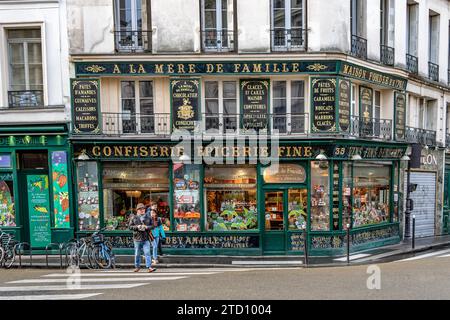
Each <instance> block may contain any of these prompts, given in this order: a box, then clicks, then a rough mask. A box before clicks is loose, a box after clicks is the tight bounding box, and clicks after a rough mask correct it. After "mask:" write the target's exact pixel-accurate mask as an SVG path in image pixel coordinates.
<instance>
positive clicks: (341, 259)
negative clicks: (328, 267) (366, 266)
mask: <svg viewBox="0 0 450 320" xmlns="http://www.w3.org/2000/svg"><path fill="white" fill-rule="evenodd" d="M368 256H370V254H367V253H359V254H353V255H351V256H350V261H352V260H356V259H361V258H366V257H368ZM334 261H347V257H342V258H337V259H334Z"/></svg>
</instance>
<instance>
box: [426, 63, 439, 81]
mask: <svg viewBox="0 0 450 320" xmlns="http://www.w3.org/2000/svg"><path fill="white" fill-rule="evenodd" d="M428 78H430V80H431V81H436V82H439V66H438V65H437V64H435V63H433V62H428Z"/></svg>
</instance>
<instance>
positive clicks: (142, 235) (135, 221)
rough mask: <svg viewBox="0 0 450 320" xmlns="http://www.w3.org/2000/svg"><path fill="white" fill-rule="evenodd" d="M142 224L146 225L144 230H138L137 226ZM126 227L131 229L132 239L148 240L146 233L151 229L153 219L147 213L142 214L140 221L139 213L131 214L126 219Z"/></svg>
mask: <svg viewBox="0 0 450 320" xmlns="http://www.w3.org/2000/svg"><path fill="white" fill-rule="evenodd" d="M141 224H144V225H145V226H146V230H145V231H139V230H138V226H139V225H141ZM128 228H129V229H130V230H132V231H133V240H134V241H148V240H149V237H148V233H149V232H150V231H151V230H153V228H154V226H153V221H152V218H151V217H149V216H148V215H146V214H145V215H144V221H143V222H141V217H140V216H139V215H137V214H136V215H132V216H131V217H130V220H129V221H128Z"/></svg>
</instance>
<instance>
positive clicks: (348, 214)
mask: <svg viewBox="0 0 450 320" xmlns="http://www.w3.org/2000/svg"><path fill="white" fill-rule="evenodd" d="M341 192H342V194H341V195H342V227H343V228H344V229H345V228H347V225H349V226H351V224H352V208H353V205H352V203H353V200H352V164H351V163H349V162H344V163H343V164H342V191H341Z"/></svg>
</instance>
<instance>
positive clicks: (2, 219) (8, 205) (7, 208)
mask: <svg viewBox="0 0 450 320" xmlns="http://www.w3.org/2000/svg"><path fill="white" fill-rule="evenodd" d="M15 226H16V214H15V209H14V187H13V182H12V180H6V179H5V180H3V179H1V178H0V227H15Z"/></svg>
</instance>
